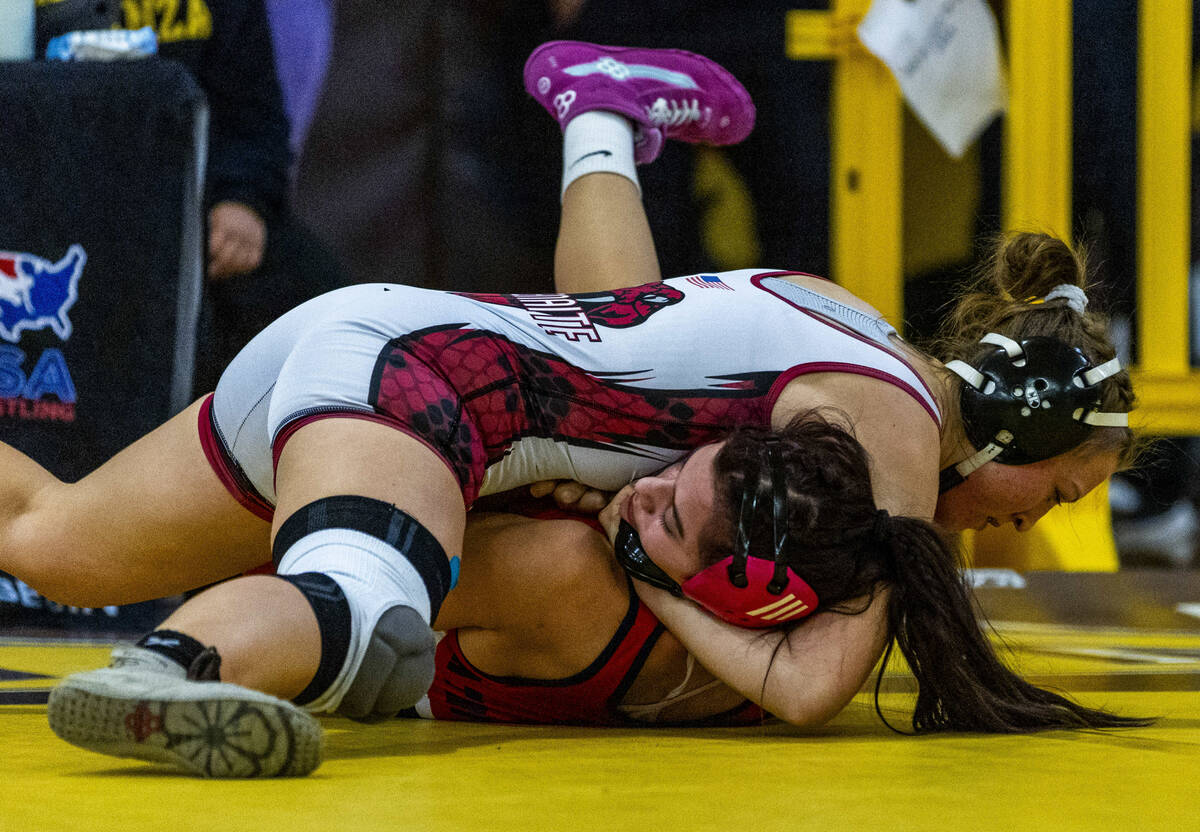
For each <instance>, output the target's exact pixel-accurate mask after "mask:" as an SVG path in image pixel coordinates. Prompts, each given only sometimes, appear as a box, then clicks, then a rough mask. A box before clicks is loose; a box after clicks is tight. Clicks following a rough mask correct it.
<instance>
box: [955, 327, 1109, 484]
mask: <svg viewBox="0 0 1200 832" xmlns="http://www.w3.org/2000/svg"><path fill="white" fill-rule="evenodd" d="M979 342H980V343H981V344H992V345H994V346H996V347H997V349H996V350H995V351H994V352H992V353H991V354H989V355H988V356H986V357H985V358H984V359H983V360H982V361H980V362H979V365H978V367H972V366H971V365H970V364H968V363H966V362H965V361H950V362H948V363H947V364H946V369H948V370H951V371H953V372H954V373H956V374H958V375H959V376H961V377H962V379H963V382H964V384H963V386H962V393H961V395H960V399H959V402H960V407H961V412H962V420H963V427H964V428H965V430H966V432H967V439H968V440H969V441H970V442H971V444H972V445H973V446H975V447H976V448H978V449H979V450H978V451H977V452H976V453H974V454H972V455H971V456H970V457H968V458H967V459H964V460H963V461H962V462H959V463H958V464H957V465H954V466H951V467H949V468H946V469H944V470H943V471H942V472H941V477H940V480H941V481H940V491H942V492H945V491H947V490H949V489H951V488H953V487H954V486H956V485H958V484H959V483H961V482H962V481H963V480H964V479H966V478H967V476H968V475H969V474H971V473H972V472H974V471H975V470H977V469H978V468H979V467H980V466H982V465H983V464H984V463H985V462H989V461H991V460H995V461H996V462H1000V463H1003V464H1005V465H1025V464H1028V463H1030V462H1039V461H1041V460H1043V459H1049V458H1050V457H1052V456H1057V455H1058V454H1061V453H1065V452H1067V451H1069V450H1071V449H1072V448H1074V447H1076V446H1077V445H1079V444H1080V443H1081V442H1083V440H1084V439H1086V438H1087V436H1088V434H1089V433H1091V429H1092V427H1093V426H1096V425H1101V426H1105V427H1128V426H1129V414H1128V413H1104V412H1101V411H1100V406H1101V405H1100V389H1099V386H1098V385H1099V384H1100V382H1101V381H1103V380H1104V379H1106V378H1109V377H1110V376H1114V375H1116V374H1117V373H1119V372H1120V371H1121V363H1120V361H1118V360H1117V359H1116V358H1113V359H1111V360H1109V361H1106V362H1104V363H1103V364H1099V365H1097V366H1092V365H1091V364H1090V362H1089V361H1088V358H1087V356H1085V355H1084V354H1083V352H1082V351H1081V350H1079V349H1077V348H1075V347H1071V346H1068V345H1067V344H1065V343H1063V342H1062V341H1060V340H1058V339H1057V338H1048V337H1044V336H1033V337H1030V338H1025V339H1023V340H1022V341H1020V342H1017V341H1014V340H1013V339H1011V338H1009V337H1007V336H1005V335H1000V334H998V333H995V332H989V333H988V334H987V335H985V336H983V337H982V338H980V339H979Z"/></svg>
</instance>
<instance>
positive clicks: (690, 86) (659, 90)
mask: <svg viewBox="0 0 1200 832" xmlns="http://www.w3.org/2000/svg"><path fill="white" fill-rule="evenodd" d="M525 89H526V90H527V91H528V92H529V94H530V95H532V96H533V97H534V98H536V99H537V100H538V102H539V103H540V104H541V105H542V106H543V107H545V108H546V109H547V110H549V111H550V114H551V115H553V116H554V117H555V118H556V119H557V120H558V123H559V125H560V126H562V127H564V128H565V127H566V126H567V122H568V121H570V120H571V119H572V118H574V117H575V116H577V115H579V114H580V113H586V112H588V111H590V110H608V111H610V112H614V113H620V114H621V115H623V116H625V117H626V118H628V119H629V120H630V121H632V122H633V123H634V125H635V128H640V129H637V130H636V132H637V133H638V134H639V135H638V138H637V143H636V146H635V148H634V159H635V160H636V161H637V163H638V164H639V165H644V164H646V163H648V162H653V161H654V160H655V159H656V158H658V154H659V152H660V151H661V150H662V145H663V140H664V139H678V140H680V141H683V142H692V143H695V144H717V145H720V144H737V143H738V142H740V141H741V140H742V139H744V138H746V136H748V135H749V134H750V131H751V129H753V127H754V102H753V101H751V100H750V94H749V93H747V92H746V89H745V88H744V87H743V86H742V85H741V84H740V83H738V80H737V79H736V78H734V77H733V76H732V75H731V74H730V73H729V72H727V71H726V70H725V69H724V68H722V67H721V66H719V65H718V64H715V63H713V62H712V61H710V60H709V59H708V58H705V57H703V56H701V55H695V54H693V53H691V52H684V51H683V50H680V49H625V48H620V47H615V46H596V45H594V44H591V43H581V42H579V41H570V40H557V41H551V42H549V43H544V44H542V45H541V46H539V47H538V48H537V49H535V50H534V51H533V54H532V55H530V56H529V60H528V61H526V62H525Z"/></svg>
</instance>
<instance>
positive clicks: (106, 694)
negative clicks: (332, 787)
mask: <svg viewBox="0 0 1200 832" xmlns="http://www.w3.org/2000/svg"><path fill="white" fill-rule="evenodd" d="M83 675H85V676H86V675H90V674H83ZM172 681H174V680H172ZM191 684H195V685H197V686H201V685H216V686H219V687H220V688H221V689H222V690H220V691H216V690H213V691H203V692H200V691H198V692H197V693H198V694H199V693H202V694H206V695H188V694H184V695H180V696H178V697H171V696H162V695H159V696H157V697H155V696H153V695H151V696H147V697H146V698H138V697H136V696H130V695H129V694H128V692H119V691H117V690H114V688H115V687H117V686H116V685H114V684H113V683H112V682H111V681H108V680H106V681H99V680H96V679H90V680H89V679H79V678H68V679H66V680H64V681H63V682H62V683H61V684H60V685H59V686H58V687H56V688H54V689H53V690H52V691H51V692H50V699H49V703H48V707H47V715H48V717H49V720H50V728H51V729H52V730H53V731H54V733H55V734H57V735H58V736H59V737H60V738H62V739H63V740H66V741H67V742H69V743H71V744H72V745H77V746H79V747H80V748H86V749H88V750H89V751H97V752H99V753H101V754H110V755H113V756H117V757H131V758H135V759H140V760H149V761H151V762H164V763H172V764H175V765H179V766H182V767H183V768H185V769H187V770H188V771H190V772H192V773H193V774H197V775H199V776H201V777H213V778H250V777H299V776H302V775H305V774H308V773H309V772H311V771H312V770H313V769H315V768H316V767H317V766H319V765H320V764H321V753H322V744H323V740H322V732H321V726H320V724H319V723H318V722H317V721H316V719H314V718H313V717H312V716H311V715H309V714H307V713H305V712H304V711H302V710H300V709H299V708H297V707H296V706H294V705H292V704H291V703H288V702H283V701H282V700H279V699H275V698H274V697H270V696H267V695H265V694H260V693H258V692H256V691H252V690H249V689H246V688H239V687H237V686H235V685H229V684H224V683H219V682H206V683H191Z"/></svg>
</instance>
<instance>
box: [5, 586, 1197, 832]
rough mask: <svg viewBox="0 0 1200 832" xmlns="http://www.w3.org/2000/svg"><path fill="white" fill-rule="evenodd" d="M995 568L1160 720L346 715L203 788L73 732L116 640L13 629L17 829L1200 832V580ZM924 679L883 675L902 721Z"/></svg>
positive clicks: (865, 714) (1049, 663) (1040, 628)
mask: <svg viewBox="0 0 1200 832" xmlns="http://www.w3.org/2000/svg"><path fill="white" fill-rule="evenodd" d="M981 580H982V582H983V584H984V586H983V588H981V590H980V594H981V600H982V602H983V604H984V606H985V608H986V609H987V610H988V612H989V615H990V616H991V617H992V618H993V620H994V621H996V622H997V630H998V631H999V633H1000V634H1001V636H1002V637H1003V638H1004V639H1005V640H1006V641H1007V642H1008V643H1009V645H1010V646H1011V647H1012V648H1013V658H1014V660H1015V661H1016V663H1017V664H1018V665H1019V667H1020V668H1021V669H1022V670H1023V671H1024V672H1026V673H1027V674H1029V675H1030V676H1032V677H1033V678H1034V679H1036V680H1037V681H1038V682H1039V683H1041V684H1044V685H1050V686H1053V687H1055V688H1057V689H1060V690H1065V691H1069V692H1071V693H1072V694H1073V695H1075V696H1076V697H1077V698H1078V699H1080V700H1081V701H1083V702H1085V703H1086V704H1090V705H1097V706H1105V707H1111V708H1114V709H1117V710H1119V711H1121V712H1124V713H1128V714H1139V715H1140V714H1154V715H1159V716H1161V717H1162V719H1161V720H1160V721H1159V722H1158V723H1157V724H1156V725H1154V726H1152V727H1149V728H1143V729H1136V730H1130V731H1120V732H1109V733H1080V732H1054V733H1045V734H1038V735H1033V736H1018V737H971V736H964V735H954V736H937V737H922V738H911V737H901V736H897V735H895V734H892V733H891V732H889V731H888V730H887V729H886V728H885V727H884V726H883V725H881V724H880V723H879V721H878V719H877V718H876V717H875V715H874V713H873V711H872V710H871V706H870V697H869V696H867V695H860V696H859V698H858V700H856V702H855V703H853V704H852V705H851V706H850V708H848V709H847V710H846V711H845V712H844V713H843V714H842V715H841V716H839V717H838V718H837V719H836V720H835V721H834V722H833V723H831V724H830V725H829V726H827V727H826V728H824V729H822V730H820V731H818V732H816V733H807V734H806V733H802V732H800V731H798V730H795V729H793V728H790V727H788V726H780V725H771V726H767V727H763V728H739V729H708V730H681V729H645V730H625V729H583V728H558V727H519V726H495V725H472V724H452V723H433V722H424V721H420V720H396V721H393V722H389V723H386V724H378V725H371V726H363V725H358V724H355V723H352V722H349V721H346V720H342V719H336V718H329V719H326V720H325V722H324V725H325V728H326V731H327V750H326V762H325V763H324V765H322V766H321V768H319V769H318V770H317V771H316V773H315V774H313V775H312V776H310V777H307V778H303V779H299V780H285V781H201V780H196V779H192V778H188V777H184V776H179V775H175V774H173V773H171V772H170V771H169V770H167V769H165V768H161V767H157V766H153V765H149V764H146V763H141V762H137V761H129V760H120V759H117V758H110V757H104V756H100V755H96V754H92V753H89V752H85V751H81V750H78V749H75V748H73V747H71V746H69V745H66V744H65V743H62V742H61V741H59V740H58V739H57V738H56V737H55V736H54V735H53V734H52V733H51V732H50V729H49V727H48V726H47V724H46V717H45V706H44V704H40V703H41V702H44V698H45V690H46V689H47V688H48V687H49V686H50V685H51V684H53V677H57V676H60V675H62V674H65V673H69V672H73V671H75V670H79V669H88V668H92V667H97V666H100V665H102V664H104V663H105V662H106V659H107V647H106V646H103V645H96V644H80V643H64V642H61V641H51V640H28V639H25V640H22V639H19V638H16V637H13V638H9V639H5V640H0V702H7V703H10V704H0V741H2V742H3V752H4V753H3V760H4V762H3V764H2V766H0V768H2V771H3V776H2V777H0V830H3V831H4V832H10V830H11V831H12V832H16V831H17V830H21V831H22V832H34V831H36V830H70V829H81V830H108V829H119V830H137V831H139V832H140V830H160V829H161V830H198V829H205V830H207V829H214V830H222V832H225V831H226V830H228V831H229V832H234V831H235V830H256V832H258V831H259V830H274V829H284V830H286V832H308V830H320V832H331V830H343V829H345V830H355V832H373V830H383V829H387V830H481V832H482V831H483V830H565V831H566V832H586V830H645V832H650V831H651V830H662V829H666V830H675V829H679V830H687V832H699V830H710V829H711V830H730V832H733V830H747V831H749V830H753V831H754V832H759V831H760V830H761V831H763V832H769V831H770V830H788V831H789V832H800V830H808V829H816V830H842V829H845V830H860V829H871V830H876V829H878V830H886V831H887V832H893V831H894V832H899V831H900V830H956V831H957V830H971V831H972V832H973V830H1005V832H1016V831H1017V830H1053V831H1054V832H1058V831H1059V830H1062V831H1063V832H1067V830H1112V829H1127V828H1131V829H1133V830H1134V832H1150V830H1172V832H1173V831H1174V830H1200V575H1182V576H1181V575H1179V574H1168V573H1160V574H1158V575H1155V574H1151V573H1146V574H1143V575H1138V574H1132V575H1131V574H1128V573H1122V574H1120V575H1108V576H1098V575H1062V574H1052V573H1046V574H1045V575H1040V576H1039V575H1038V574H1037V573H1034V574H1032V575H1029V576H1026V578H1024V579H1023V578H1021V577H1020V576H1016V575H1015V574H1014V573H1007V574H999V573H998V574H995V575H991V576H984V577H983V578H982V579H981ZM1193 596H1194V597H1193ZM1065 617H1070V618H1071V620H1072V621H1073V622H1074V623H1071V624H1067V623H1064V621H1063V619H1064V618H1065ZM2 634H3V631H2V630H0V635H2ZM910 682H911V677H908V676H906V675H905V674H903V673H901V672H891V673H889V674H888V675H887V676H886V677H885V679H884V688H885V690H886V691H888V693H886V694H885V697H884V706H885V709H887V710H888V712H889V716H890V717H891V718H892V720H893V722H894V723H895V724H898V725H901V724H903V718H904V717H903V708H904V706H905V704H906V703H907V702H909V701H910V697H911V693H910V692H909V689H910V688H911V685H910Z"/></svg>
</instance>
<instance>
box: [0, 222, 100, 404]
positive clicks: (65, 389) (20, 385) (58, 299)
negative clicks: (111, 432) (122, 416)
mask: <svg viewBox="0 0 1200 832" xmlns="http://www.w3.org/2000/svg"><path fill="white" fill-rule="evenodd" d="M86 263H87V253H86V252H85V251H84V250H83V246H80V245H73V246H71V247H70V248H69V249H67V253H66V254H65V255H63V257H62V259H61V260H59V261H58V262H53V261H51V260H47V259H46V258H44V257H39V256H37V255H35V254H29V253H26V252H13V251H0V338H2V339H3V340H5V341H8V342H9V344H17V343H18V342H20V340H21V337H22V333H25V332H35V331H39V330H45V329H49V330H50V331H52V332H53V333H54V334H55V335H57V336H58V338H59V340H61V341H66V340H67V339H69V338H70V337H71V319H70V318H69V317H68V316H67V313H68V312H69V311H70V310H71V307H72V306H74V305H75V301H76V300H77V299H78V297H79V292H78V289H79V280H80V278H81V277H82V276H83V267H84V265H85V264H86ZM9 344H0V416H11V417H15V418H18V419H31V420H35V421H62V422H71V421H74V419H75V385H74V382H73V381H72V380H71V374H70V372H69V371H68V369H67V362H66V358H65V357H64V356H63V353H62V350H60V349H56V348H54V347H47V348H45V349H43V350H42V352H41V354H40V355H39V356H38V359H37V361H36V363H35V364H34V366H33V369H32V370H30V371H29V373H28V374H26V372H25V358H26V356H25V352H24V350H21V349H19V348H18V347H16V346H10V345H9Z"/></svg>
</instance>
